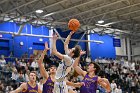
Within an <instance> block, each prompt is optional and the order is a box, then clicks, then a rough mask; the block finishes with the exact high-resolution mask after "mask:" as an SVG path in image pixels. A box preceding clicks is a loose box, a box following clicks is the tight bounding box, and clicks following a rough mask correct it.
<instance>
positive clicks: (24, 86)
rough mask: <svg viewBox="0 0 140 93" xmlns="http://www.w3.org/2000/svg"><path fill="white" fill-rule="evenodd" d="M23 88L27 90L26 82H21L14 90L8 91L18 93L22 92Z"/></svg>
mask: <svg viewBox="0 0 140 93" xmlns="http://www.w3.org/2000/svg"><path fill="white" fill-rule="evenodd" d="M24 89H25V90H27V83H23V84H21V85H20V87H18V88H17V89H16V90H14V91H11V92H10V93H19V92H22V91H23V90H24Z"/></svg>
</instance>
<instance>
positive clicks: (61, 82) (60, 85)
mask: <svg viewBox="0 0 140 93" xmlns="http://www.w3.org/2000/svg"><path fill="white" fill-rule="evenodd" d="M73 33H74V32H70V34H69V35H68V36H67V38H66V40H65V43H64V50H65V53H66V55H63V54H61V53H59V52H58V51H57V49H56V40H57V38H58V37H57V35H53V48H52V53H53V54H54V55H55V56H57V57H58V58H60V59H62V60H63V61H62V62H61V63H59V66H58V68H57V71H56V75H55V80H56V82H55V85H54V93H68V89H67V86H66V81H65V77H66V75H67V74H68V73H69V72H70V71H71V68H72V65H73V63H74V58H77V57H79V56H80V51H81V49H80V47H79V46H75V47H74V48H72V49H71V50H70V51H69V49H68V44H69V40H70V38H71V35H72V34H73Z"/></svg>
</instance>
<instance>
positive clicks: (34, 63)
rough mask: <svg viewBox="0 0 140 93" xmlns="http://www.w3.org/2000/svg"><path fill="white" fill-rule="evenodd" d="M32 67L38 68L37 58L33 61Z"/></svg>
mask: <svg viewBox="0 0 140 93" xmlns="http://www.w3.org/2000/svg"><path fill="white" fill-rule="evenodd" d="M31 67H32V68H33V69H34V70H36V69H37V68H38V63H37V60H34V61H33V62H32V63H31Z"/></svg>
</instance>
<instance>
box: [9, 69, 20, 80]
mask: <svg viewBox="0 0 140 93" xmlns="http://www.w3.org/2000/svg"><path fill="white" fill-rule="evenodd" d="M18 77H19V75H18V72H17V69H16V68H14V69H13V71H12V77H11V78H12V80H15V81H16V80H17V78H18Z"/></svg>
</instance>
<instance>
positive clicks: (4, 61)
mask: <svg viewBox="0 0 140 93" xmlns="http://www.w3.org/2000/svg"><path fill="white" fill-rule="evenodd" d="M0 65H1V67H4V66H5V65H6V60H5V59H4V55H1V59H0Z"/></svg>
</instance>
